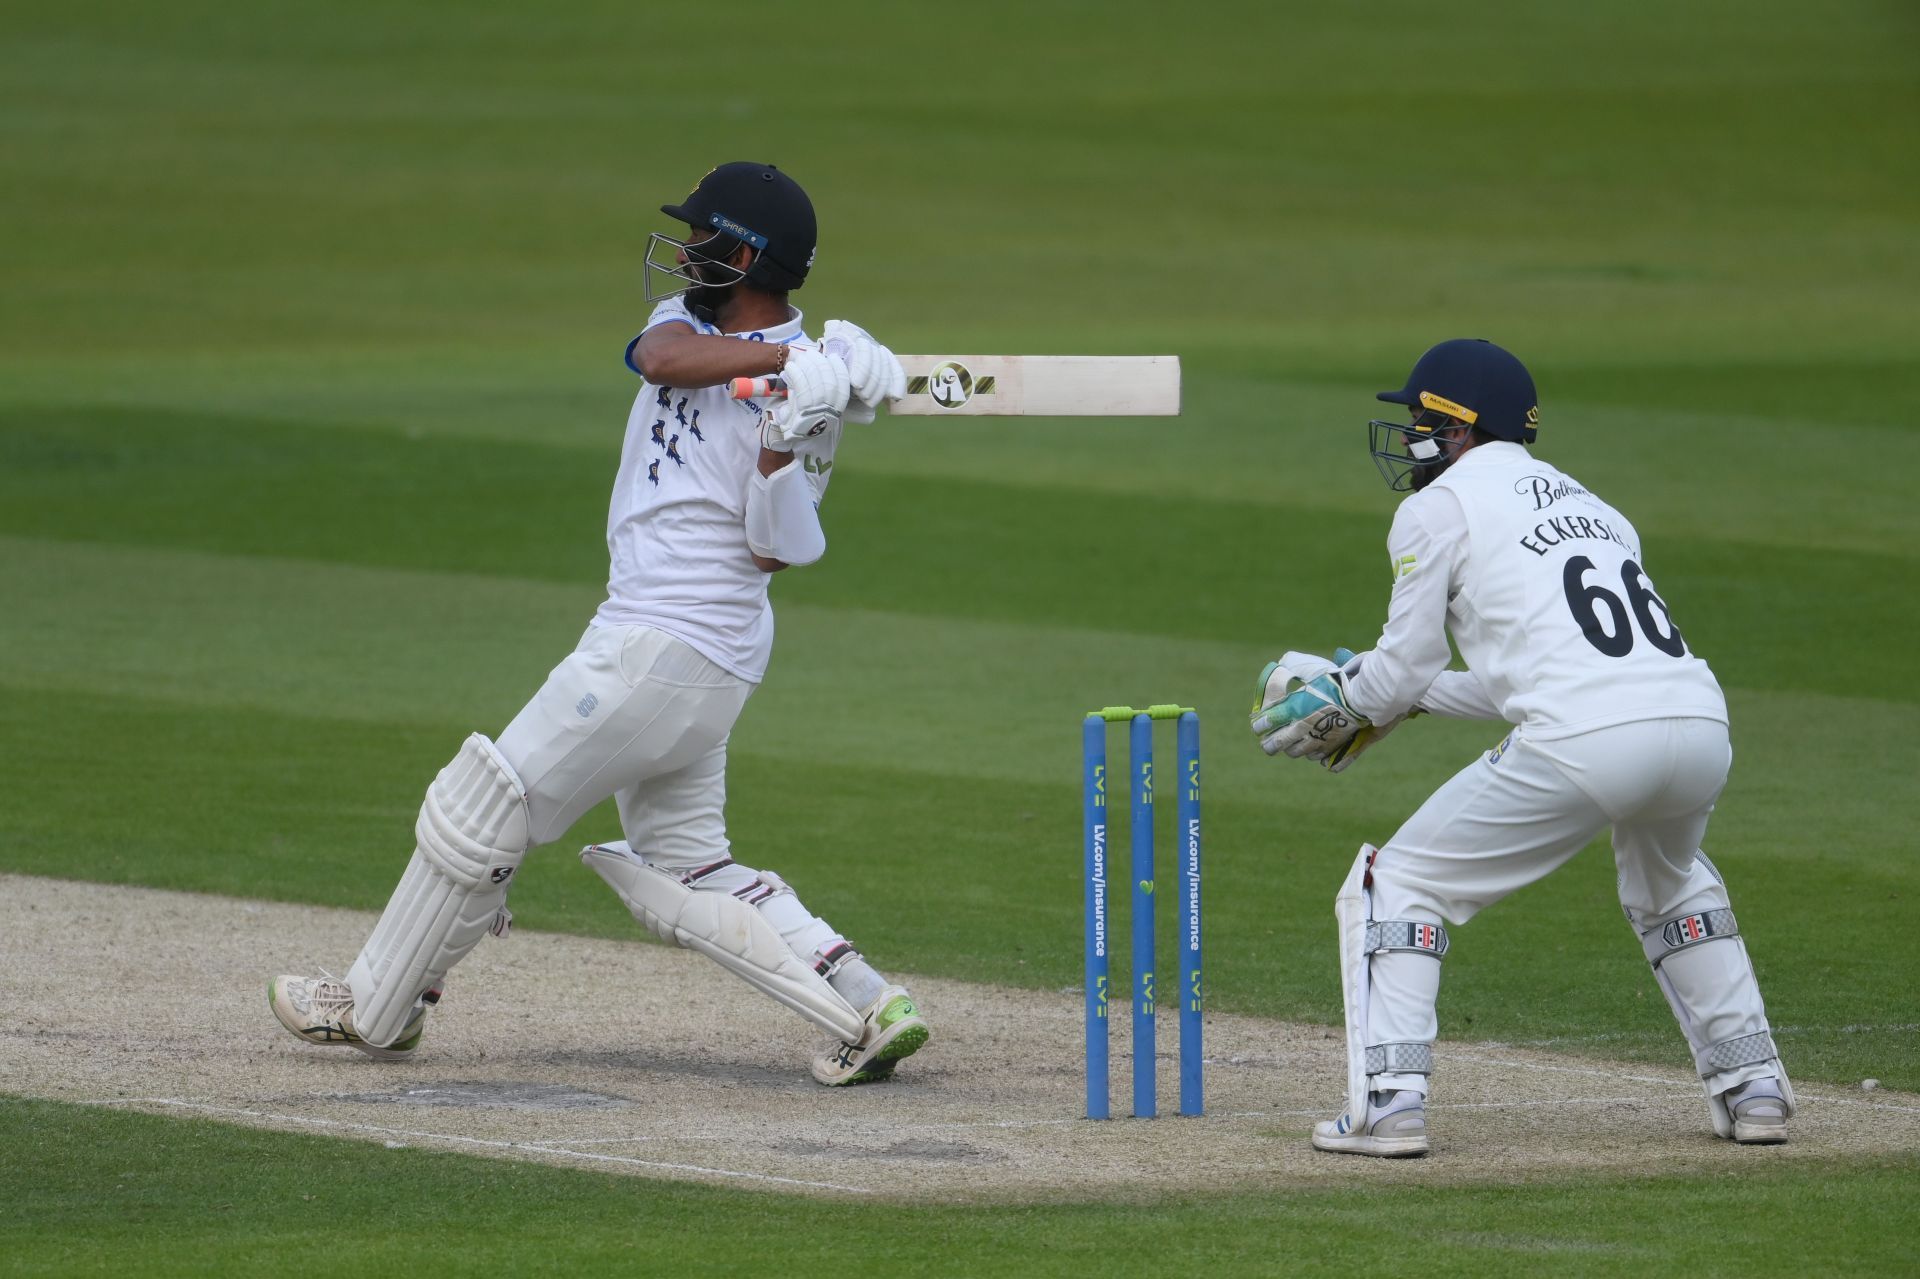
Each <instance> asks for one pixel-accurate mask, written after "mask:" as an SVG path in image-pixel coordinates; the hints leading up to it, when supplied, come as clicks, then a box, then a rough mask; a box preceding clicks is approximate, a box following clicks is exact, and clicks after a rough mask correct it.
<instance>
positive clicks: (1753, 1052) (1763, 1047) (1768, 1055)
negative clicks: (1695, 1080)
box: [1694, 1030, 1780, 1079]
mask: <svg viewBox="0 0 1920 1279" xmlns="http://www.w3.org/2000/svg"><path fill="white" fill-rule="evenodd" d="M1779 1055H1780V1050H1779V1049H1778V1048H1776V1047H1774V1045H1773V1036H1772V1035H1770V1034H1768V1033H1767V1032H1766V1031H1764V1030H1761V1031H1755V1032H1754V1033H1753V1034H1751V1035H1738V1036H1736V1037H1734V1038H1732V1039H1722V1040H1721V1041H1720V1042H1719V1043H1717V1044H1708V1045H1707V1046H1706V1047H1705V1048H1702V1049H1701V1050H1700V1051H1699V1052H1698V1053H1696V1054H1695V1055H1694V1065H1695V1066H1697V1067H1698V1068H1699V1070H1700V1078H1702V1079H1710V1078H1712V1077H1713V1076H1714V1075H1717V1074H1720V1073H1721V1072H1722V1071H1727V1070H1738V1069H1740V1067H1742V1066H1757V1065H1759V1064H1760V1063H1761V1062H1767V1061H1772V1060H1773V1059H1774V1058H1775V1057H1778V1056H1779Z"/></svg>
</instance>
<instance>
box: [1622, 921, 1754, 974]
mask: <svg viewBox="0 0 1920 1279" xmlns="http://www.w3.org/2000/svg"><path fill="white" fill-rule="evenodd" d="M1739 935H1740V929H1739V928H1738V927H1737V926H1736V925H1735V924H1734V922H1733V912H1732V911H1731V910H1726V909H1716V910H1702V911H1695V912H1694V913H1693V914H1691V915H1682V916H1680V917H1679V918H1678V919H1669V920H1668V921H1667V922H1666V923H1664V924H1661V925H1660V926H1659V927H1658V928H1653V929H1649V930H1648V931H1647V932H1645V933H1643V934H1642V935H1641V941H1642V943H1643V944H1644V945H1645V947H1646V951H1647V962H1648V963H1650V964H1652V965H1653V966H1654V967H1655V968H1658V967H1659V966H1660V965H1661V964H1662V963H1664V962H1665V961H1666V958H1667V956H1669V955H1671V954H1673V953H1674V952H1675V951H1676V950H1685V949H1686V948H1687V947H1688V946H1697V945H1699V944H1700V943H1701V942H1706V941H1720V940H1721V939H1723V938H1727V937H1738V936H1739Z"/></svg>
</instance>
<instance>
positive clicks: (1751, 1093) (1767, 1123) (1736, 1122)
mask: <svg viewBox="0 0 1920 1279" xmlns="http://www.w3.org/2000/svg"><path fill="white" fill-rule="evenodd" d="M1725 1100H1726V1103H1727V1113H1728V1114H1729V1115H1731V1116H1733V1139H1734V1140H1735V1141H1737V1142H1739V1143H1740V1144H1741V1145H1743V1146H1774V1145H1779V1144H1780V1143H1781V1142H1783V1141H1785V1140H1786V1139H1787V1099H1786V1098H1785V1097H1783V1096H1782V1095H1781V1094H1780V1083H1779V1081H1778V1080H1776V1079H1772V1078H1767V1079H1755V1080H1753V1081H1751V1082H1750V1083H1744V1084H1741V1085H1740V1086H1739V1087H1737V1088H1732V1089H1729V1090H1728V1091H1727V1095H1726V1099H1725Z"/></svg>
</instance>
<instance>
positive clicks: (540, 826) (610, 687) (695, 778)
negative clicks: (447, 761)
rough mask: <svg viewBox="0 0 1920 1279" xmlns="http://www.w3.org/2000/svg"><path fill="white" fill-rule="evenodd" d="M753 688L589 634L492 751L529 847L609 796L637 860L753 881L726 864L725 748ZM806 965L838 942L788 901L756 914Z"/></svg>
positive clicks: (712, 878) (739, 885)
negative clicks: (519, 802)
mask: <svg viewBox="0 0 1920 1279" xmlns="http://www.w3.org/2000/svg"><path fill="white" fill-rule="evenodd" d="M754 687H755V686H754V685H752V684H750V683H748V682H747V681H746V680H743V679H741V678H740V677H739V676H737V675H734V674H732V673H730V672H728V671H727V670H725V669H724V668H722V667H720V666H718V665H716V664H715V663H714V662H712V661H710V660H708V659H707V658H706V657H704V656H702V655H701V654H700V653H699V652H698V651H696V650H695V649H694V648H693V647H692V646H691V645H689V644H686V643H685V642H683V641H681V640H678V639H675V638H674V637H673V636H671V635H668V634H667V633H666V632H665V631H660V630H655V629H654V628H653V627H650V626H590V627H588V628H587V632H586V634H584V635H582V636H581V637H580V643H579V646H578V647H576V648H575V649H574V651H573V652H572V653H570V654H568V655H567V657H566V658H565V659H564V660H563V661H562V662H561V663H560V664H559V665H558V666H556V667H554V668H553V671H552V673H551V674H549V675H548V676H547V682H546V684H545V685H544V686H542V687H541V689H540V691H539V692H538V693H536V694H534V696H533V700H532V701H529V702H528V703H527V704H526V706H524V707H523V708H521V711H520V713H519V714H518V715H516V716H514V717H513V722H512V723H510V724H508V725H507V727H506V729H505V731H503V732H502V733H501V734H500V739H499V741H498V742H497V743H496V745H497V746H498V747H499V750H500V753H501V754H502V755H504V756H505V757H506V759H507V762H508V763H510V764H512V765H513V768H514V771H515V772H517V773H518V774H519V775H520V781H521V783H522V784H523V785H524V786H525V787H526V788H527V810H528V817H529V821H530V826H531V829H532V835H533V842H534V844H535V845H539V844H545V843H550V842H552V841H553V840H556V839H558V838H560V836H562V835H563V834H565V833H566V832H567V829H568V828H569V827H571V826H572V825H573V824H574V823H575V822H576V821H578V820H580V818H581V817H583V816H585V815H586V813H587V810H588V809H590V808H592V807H593V806H594V805H595V804H598V803H599V802H600V801H601V800H604V799H606V798H607V797H609V796H612V797H613V799H614V802H615V804H616V806H617V807H618V808H619V811H620V825H621V829H622V831H623V833H624V834H625V835H626V838H627V842H628V843H629V844H631V845H632V846H633V850H634V852H636V853H638V854H639V855H640V856H641V857H643V858H644V859H646V860H647V861H648V862H651V863H653V864H654V865H656V866H659V867H661V868H662V869H665V870H671V871H673V872H675V873H679V874H686V873H689V872H692V871H696V870H704V871H706V873H705V874H703V875H701V876H700V886H701V887H702V888H710V889H718V890H720V891H723V892H734V891H736V890H739V889H743V888H745V887H746V886H747V885H749V884H751V883H753V882H754V881H755V880H757V879H759V878H760V875H761V872H760V871H758V870H756V869H754V868H753V867H751V866H744V865H741V864H739V863H737V862H734V861H732V860H731V848H730V845H729V843H728V840H727V827H726V818H725V815H724V814H725V808H726V800H727V737H728V734H729V733H731V732H732V731H733V724H734V721H735V720H737V719H738V718H739V717H740V711H741V709H742V708H743V707H744V706H745V705H746V703H747V698H748V697H749V696H750V695H751V694H752V693H753V690H754ZM761 909H762V913H764V914H766V915H767V916H768V918H769V919H770V920H771V921H772V922H773V924H774V926H775V927H776V928H778V929H779V930H780V933H781V935H782V936H783V937H785V938H786V940H787V943H788V944H789V945H790V946H792V947H793V948H794V950H795V952H796V953H797V954H800V955H801V956H802V957H803V958H807V959H812V958H813V956H814V954H815V953H816V952H820V951H826V950H830V949H831V948H832V947H833V946H834V945H835V944H836V943H840V942H844V941H845V938H843V937H841V936H840V935H839V934H838V933H837V932H835V931H834V930H833V929H832V928H831V927H830V926H829V925H827V924H826V923H825V922H824V921H822V920H820V919H817V918H815V917H814V916H813V915H812V914H810V913H809V912H808V911H807V910H806V909H805V908H804V907H803V906H801V904H800V901H799V899H798V898H797V897H796V896H794V895H793V894H792V893H791V892H787V893H782V894H780V895H779V896H778V897H775V898H773V899H771V900H768V901H765V902H763V903H762V907H761Z"/></svg>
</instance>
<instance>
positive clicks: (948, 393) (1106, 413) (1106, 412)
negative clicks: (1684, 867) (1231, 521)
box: [887, 355, 1180, 417]
mask: <svg viewBox="0 0 1920 1279" xmlns="http://www.w3.org/2000/svg"><path fill="white" fill-rule="evenodd" d="M900 363H901V366H902V367H903V368H905V369H906V371H907V394H906V395H905V397H903V398H902V399H899V400H895V401H893V402H892V403H890V404H888V405H887V411H888V412H889V413H892V414H894V415H896V416H905V417H944V416H948V415H953V416H960V417H1174V416H1177V415H1178V414H1179V412H1180V357H1178V356H1175V355H903V356H901V357H900Z"/></svg>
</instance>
